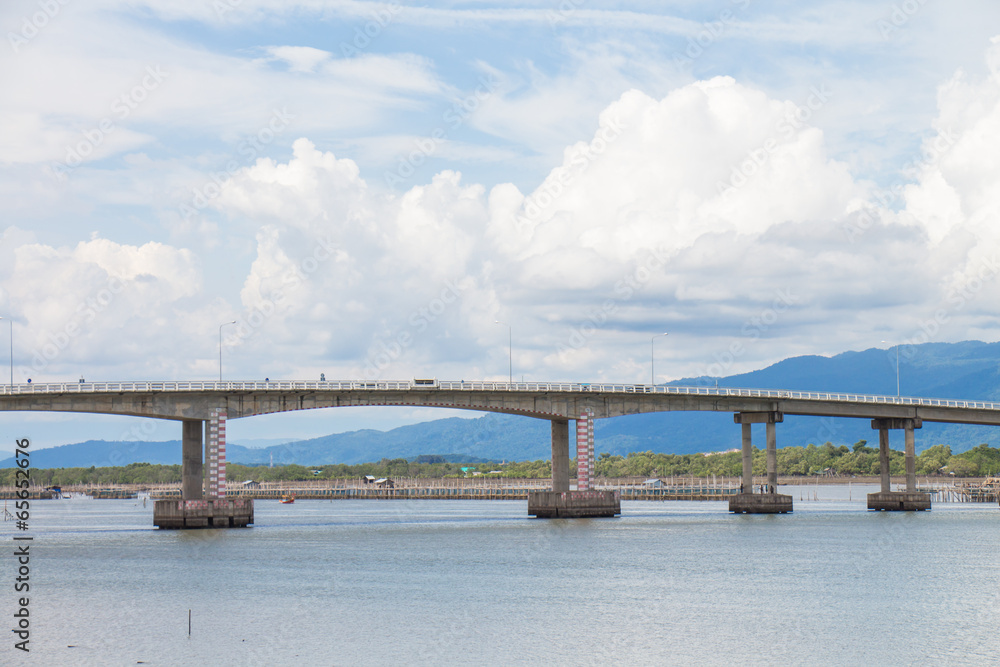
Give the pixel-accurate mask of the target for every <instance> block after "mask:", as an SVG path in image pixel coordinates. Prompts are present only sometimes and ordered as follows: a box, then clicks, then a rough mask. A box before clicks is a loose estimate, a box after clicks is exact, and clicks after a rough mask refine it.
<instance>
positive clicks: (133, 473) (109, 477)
mask: <svg viewBox="0 0 1000 667" xmlns="http://www.w3.org/2000/svg"><path fill="white" fill-rule="evenodd" d="M15 470H17V468H3V469H0V486H13V485H14V483H15V482H14V471H15ZM180 481H181V467H180V466H179V465H172V466H166V465H159V464H152V463H130V464H128V465H127V466H113V467H108V468H95V467H94V466H90V467H89V468H32V469H31V482H32V484H35V485H37V486H69V485H71V484H168V483H171V482H178V483H179V482H180Z"/></svg>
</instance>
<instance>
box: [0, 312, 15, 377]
mask: <svg viewBox="0 0 1000 667" xmlns="http://www.w3.org/2000/svg"><path fill="white" fill-rule="evenodd" d="M2 319H4V318H2V317H0V320H2ZM7 321H8V322H10V386H11V387H13V386H14V320H12V319H10V318H9V317H8V318H7Z"/></svg>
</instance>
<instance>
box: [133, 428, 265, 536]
mask: <svg viewBox="0 0 1000 667" xmlns="http://www.w3.org/2000/svg"><path fill="white" fill-rule="evenodd" d="M225 419H226V413H225V411H223V410H214V411H213V412H212V418H211V419H208V420H202V419H185V420H184V421H183V422H182V425H181V500H157V501H156V502H155V503H153V525H154V526H156V527H157V528H244V527H246V526H249V525H250V524H252V523H253V500H252V499H249V498H232V499H231V498H226V481H225V479H226V477H225V476H226V462H225V461H226V459H225V452H226V427H225ZM203 434H204V436H205V437H204V440H203V439H202V435H203ZM206 452H207V457H206V456H205V453H206ZM205 458H207V459H208V466H207V468H208V469H207V470H206V466H205ZM206 473H207V474H206ZM206 487H207V489H208V493H207V494H206V492H205V489H206ZM206 495H207V497H206Z"/></svg>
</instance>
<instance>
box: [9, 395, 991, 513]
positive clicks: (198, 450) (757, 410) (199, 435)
mask: <svg viewBox="0 0 1000 667" xmlns="http://www.w3.org/2000/svg"><path fill="white" fill-rule="evenodd" d="M347 406H416V407H440V408H452V409H463V410H475V411H479V412H498V413H504V414H515V415H523V416H526V417H533V418H536V419H546V420H548V421H550V422H551V425H552V426H551V434H552V435H551V439H552V491H551V492H539V493H537V494H534V495H533V496H532V497H531V498H529V502H528V511H529V514H532V515H534V516H539V517H566V516H614V515H615V514H619V513H620V504H619V501H618V499H617V497H614V496H613V494H612V493H611V492H604V491H595V490H592V489H590V474H591V472H592V471H593V458H594V442H593V420H595V419H606V418H611V417H619V416H624V415H633V414H642V413H649V412H672V411H712V412H732V413H733V415H734V421H735V423H737V424H740V425H741V428H742V456H743V459H742V464H743V465H742V467H743V470H742V473H743V474H742V487H743V488H742V492H741V493H740V494H738V495H736V496H733V497H732V498H731V500H730V506H729V509H730V511H733V512H748V513H765V512H766V513H783V512H789V511H791V510H792V500H791V496H787V495H783V494H778V493H777V491H776V489H777V453H776V452H777V438H776V424H778V423H780V422H781V421H782V420H783V418H784V415H804V416H817V417H845V418H856V419H870V420H871V423H872V428H873V429H876V430H878V431H879V455H880V464H881V490H880V491H879V492H878V493H873V494H870V495H869V498H868V507H869V509H882V510H922V509H929V508H930V499H929V495H928V494H924V493H919V492H917V489H916V473H915V465H916V456H915V452H914V435H913V434H914V429H918V428H920V427H921V426H922V424H923V422H924V421H929V422H949V423H961V424H980V425H1000V403H993V402H989V401H966V400H955V399H934V398H914V397H899V396H877V395H867V394H851V393H832V392H807V391H782V390H771V389H734V388H725V387H675V386H666V385H641V384H588V383H572V382H483V381H474V382H470V381H455V382H448V381H437V380H412V381H385V380H357V381H331V382H325V381H320V382H311V381H305V382H303V381H282V382H270V381H265V382H214V381H212V382H92V383H86V382H80V383H55V384H37V383H36V384H31V383H29V384H18V385H7V386H4V387H2V388H0V410H4V411H12V410H18V411H47V412H87V413H102V414H116V415H127V416H133V417H149V418H155V419H171V420H176V421H180V422H182V429H181V430H182V462H183V465H182V469H183V474H182V498H183V500H182V501H180V503H176V501H159V502H161V503H174V504H176V505H177V508H176V512H173V511H170V512H168V511H167V508H166V507H164V508H160V509H161V510H162V511H159V512H158V513H157V516H156V517H154V522H156V523H157V525H160V526H161V527H200V526H206V525H207V526H219V525H247V523H252V520H253V510H252V501H242V502H249V503H251V504H250V506H249V508H247V507H243V508H242V509H241V508H240V507H239V506H236V505H233V503H234V502H236V501H234V500H232V499H226V494H225V424H226V421H227V420H228V419H239V418H244V417H251V416H255V415H264V414H273V413H278V412H288V411H292V410H308V409H319V408H334V407H347ZM570 421H575V422H576V430H577V433H576V438H575V441H576V446H577V451H576V454H577V485H576V489H575V490H570V481H569V480H570V478H569V459H570V457H569V422H570ZM754 423H763V424H766V427H765V428H766V461H767V483H766V485H765V489H766V491H765V492H764V493H753V477H752V459H751V456H752V441H751V431H750V429H751V424H754ZM890 430H902V431H903V432H904V440H905V451H904V459H905V467H906V491H896V492H892V491H891V490H890V484H889V431H890ZM203 438H204V439H203ZM203 450H204V455H203ZM206 464H207V468H208V470H207V471H205V470H204V467H205V466H206Z"/></svg>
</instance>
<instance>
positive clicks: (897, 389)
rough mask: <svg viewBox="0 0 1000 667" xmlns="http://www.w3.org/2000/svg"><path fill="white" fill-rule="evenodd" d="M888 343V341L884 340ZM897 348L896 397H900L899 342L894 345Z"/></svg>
mask: <svg viewBox="0 0 1000 667" xmlns="http://www.w3.org/2000/svg"><path fill="white" fill-rule="evenodd" d="M882 342H883V343H887V342H888V341H882ZM893 347H895V348H896V398H899V343H896V344H895V345H893Z"/></svg>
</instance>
